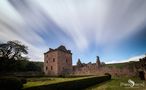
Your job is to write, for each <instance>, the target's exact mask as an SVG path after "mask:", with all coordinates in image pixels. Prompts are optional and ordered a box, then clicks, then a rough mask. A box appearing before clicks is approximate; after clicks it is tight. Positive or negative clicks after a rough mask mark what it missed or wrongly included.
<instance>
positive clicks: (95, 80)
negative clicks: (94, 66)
mask: <svg viewBox="0 0 146 90" xmlns="http://www.w3.org/2000/svg"><path fill="white" fill-rule="evenodd" d="M107 80H110V78H109V77H108V76H101V77H92V78H86V79H81V80H73V81H66V82H60V83H55V84H49V85H42V86H36V87H30V88H25V89H23V90H83V89H86V88H88V87H91V86H93V85H96V84H99V83H102V82H105V81H107Z"/></svg>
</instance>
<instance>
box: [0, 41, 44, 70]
mask: <svg viewBox="0 0 146 90" xmlns="http://www.w3.org/2000/svg"><path fill="white" fill-rule="evenodd" d="M27 54H28V47H27V46H26V45H24V44H22V43H21V42H20V41H17V40H15V41H8V42H6V43H0V72H19V71H20V72H25V71H38V72H42V67H43V62H32V61H29V58H28V57H26V55H27Z"/></svg>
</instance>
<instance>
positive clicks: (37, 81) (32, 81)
mask: <svg viewBox="0 0 146 90" xmlns="http://www.w3.org/2000/svg"><path fill="white" fill-rule="evenodd" d="M90 77H91V76H90ZM83 78H89V77H76V78H57V77H40V78H28V79H27V81H28V82H27V83H26V84H24V85H23V88H28V87H33V86H41V85H49V84H53V83H59V82H65V81H71V80H77V79H83Z"/></svg>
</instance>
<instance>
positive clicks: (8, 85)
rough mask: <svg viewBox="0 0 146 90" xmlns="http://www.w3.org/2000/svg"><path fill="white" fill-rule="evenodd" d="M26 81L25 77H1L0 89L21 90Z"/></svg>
mask: <svg viewBox="0 0 146 90" xmlns="http://www.w3.org/2000/svg"><path fill="white" fill-rule="evenodd" d="M26 82H27V81H26V79H25V78H21V79H20V78H17V77H1V78H0V90H21V89H22V87H23V84H25V83H26Z"/></svg>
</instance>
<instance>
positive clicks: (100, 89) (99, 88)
mask: <svg viewBox="0 0 146 90" xmlns="http://www.w3.org/2000/svg"><path fill="white" fill-rule="evenodd" d="M129 79H131V80H133V81H134V82H135V83H144V87H143V86H137V87H136V86H134V87H128V86H127V87H125V86H120V84H121V83H128V80H129ZM86 90H146V81H142V80H140V79H138V78H129V77H121V78H117V77H115V78H113V79H111V80H109V81H106V82H103V83H100V84H97V85H95V86H92V87H89V88H87V89H86Z"/></svg>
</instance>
